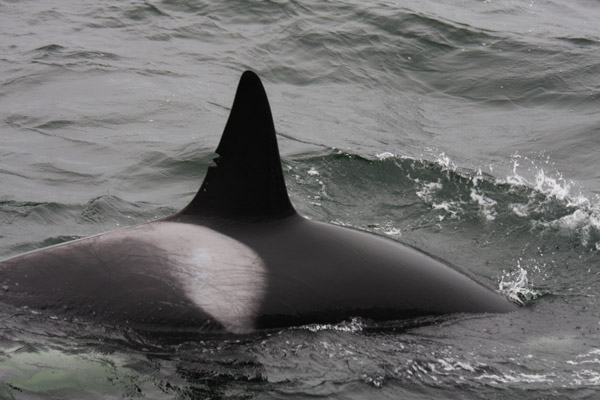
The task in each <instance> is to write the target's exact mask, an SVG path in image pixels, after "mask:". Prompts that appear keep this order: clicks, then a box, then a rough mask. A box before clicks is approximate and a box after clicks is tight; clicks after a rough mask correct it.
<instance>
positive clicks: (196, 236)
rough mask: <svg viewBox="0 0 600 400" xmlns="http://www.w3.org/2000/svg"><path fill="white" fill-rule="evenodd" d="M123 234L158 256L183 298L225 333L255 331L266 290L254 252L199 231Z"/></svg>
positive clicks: (187, 227)
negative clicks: (157, 251) (153, 250)
mask: <svg viewBox="0 0 600 400" xmlns="http://www.w3.org/2000/svg"><path fill="white" fill-rule="evenodd" d="M124 231H128V232H127V234H128V235H130V234H131V233H132V231H136V232H135V238H136V239H137V240H142V241H144V242H147V243H148V244H150V245H152V246H153V247H156V248H158V249H160V250H162V252H164V255H165V257H166V260H164V265H165V267H166V268H168V269H169V274H170V275H171V276H172V277H173V279H174V280H175V281H177V282H178V283H179V285H181V287H182V288H183V290H184V291H185V294H186V296H187V297H188V298H189V299H190V300H191V301H193V302H194V303H195V304H196V305H197V306H198V307H200V308H201V309H202V310H204V311H205V312H207V313H208V314H210V315H211V316H212V317H213V318H214V319H215V320H216V321H218V322H220V323H221V324H222V325H223V326H224V327H225V328H226V329H227V330H229V331H232V332H237V333H242V332H248V331H250V330H252V329H253V327H254V320H255V317H256V315H257V313H258V311H259V308H260V305H261V302H262V300H263V298H264V295H265V293H266V290H267V272H266V267H265V265H264V262H263V260H262V259H261V258H260V257H259V255H258V254H257V253H256V252H255V251H254V250H252V249H251V248H250V247H248V246H246V245H245V244H243V243H241V242H238V241H237V240H235V239H233V238H231V237H229V236H225V235H223V234H221V233H219V232H216V231H214V230H212V229H209V228H207V227H204V226H200V225H192V224H185V223H178V222H154V223H150V224H144V225H139V226H135V227H132V228H129V229H125V230H124ZM124 233H125V232H124Z"/></svg>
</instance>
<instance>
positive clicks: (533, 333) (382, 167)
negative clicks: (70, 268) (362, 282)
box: [0, 0, 600, 399]
mask: <svg viewBox="0 0 600 400" xmlns="http://www.w3.org/2000/svg"><path fill="white" fill-rule="evenodd" d="M598 21H600V3H598V2H597V1H593V0H574V1H566V0H545V1H541V0H535V1H534V0H529V1H528V0H486V1H475V0H463V1H442V0H425V1H416V0H409V1H403V2H395V1H370V2H361V1H357V0H346V1H277V0H272V1H212V2H209V1H175V0H171V1H154V0H150V1H128V2H125V1H116V0H99V1H67V0H60V1H53V2H40V1H33V0H24V1H10V0H0V135H1V140H0V257H2V258H4V257H9V256H13V255H17V254H19V253H22V252H25V251H28V250H32V249H37V248H41V247H44V246H47V245H51V244H55V243H61V242H64V241H67V240H71V239H76V238H81V237H85V236H88V235H91V234H96V233H100V232H104V231H108V230H113V229H117V228H120V227H124V226H129V225H134V224H137V223H143V222H146V221H150V220H153V219H155V218H159V217H163V216H166V215H169V214H171V213H173V212H176V211H178V210H179V209H181V208H182V207H183V206H185V205H186V204H187V202H188V201H190V200H191V198H192V196H193V195H194V194H195V192H196V190H197V189H198V188H199V186H200V184H201V182H202V179H203V177H204V174H205V172H206V169H207V168H208V166H209V165H210V163H211V160H212V158H213V157H214V153H213V151H214V149H215V147H216V145H217V143H218V140H219V137H220V134H221V132H222V130H223V127H224V125H225V122H226V119H227V116H228V112H229V108H230V106H231V103H232V100H233V95H234V93H235V88H236V85H237V81H238V79H239V76H240V74H241V72H242V71H244V70H246V69H252V70H254V71H255V72H257V73H258V74H259V75H260V77H261V78H262V80H263V83H264V85H265V87H266V91H267V93H268V95H269V99H270V102H271V107H272V111H273V115H274V119H275V126H276V129H277V132H278V139H279V145H280V150H281V154H282V160H283V165H284V172H285V178H286V181H287V185H288V189H289V192H290V197H291V199H292V202H293V203H294V205H295V207H296V209H297V210H298V211H299V212H300V213H301V214H303V215H305V216H307V217H309V218H312V219H314V220H319V221H325V222H330V223H334V224H339V225H343V226H349V227H354V228H358V229H363V230H367V231H371V232H374V233H376V234H379V235H384V236H388V237H391V238H392V239H394V240H397V241H399V242H403V243H407V244H410V245H412V246H416V247H418V248H420V249H422V250H424V251H426V252H428V253H430V254H433V255H434V256H436V257H438V258H441V259H444V260H446V261H448V262H449V263H451V264H453V265H456V266H457V267H458V268H459V269H461V270H462V271H464V272H466V273H467V274H470V275H472V276H474V277H475V278H476V279H477V280H479V281H481V282H483V283H484V284H485V285H487V286H489V287H491V288H493V289H495V290H498V291H500V292H501V293H502V294H503V295H505V296H506V297H508V298H510V299H511V300H512V301H514V302H516V303H518V304H521V305H522V307H521V308H520V309H519V310H518V311H516V312H514V313H510V314H504V315H455V316H449V317H444V318H421V319H416V320H410V321H389V322H386V323H375V322H373V321H368V320H361V319H351V320H348V321H345V322H343V323H340V324H335V325H333V324H332V325H309V326H302V327H293V328H289V329H282V330H273V331H260V332H256V333H253V334H249V335H231V336H229V335H206V334H198V335H188V336H185V335H177V334H175V333H173V334H171V335H169V334H167V335H162V336H160V337H153V336H151V337H149V336H146V335H142V334H140V333H139V332H135V331H130V330H126V329H122V328H116V327H105V326H97V325H93V324H88V323H85V322H78V321H64V320H61V319H60V318H58V317H57V316H54V315H51V314H47V313H44V312H39V311H35V310H29V309H14V308H11V307H9V306H1V307H0V398H2V399H80V398H86V399H95V398H97V399H110V398H114V399H122V398H148V399H204V398H211V399H216V398H230V399H249V398H257V399H284V398H285V399H293V398H299V399H300V398H307V397H313V398H315V397H316V398H338V399H387V398H389V399H400V398H401V399H434V398H435V399H516V398H519V399H566V398H568V399H597V398H599V397H600V311H599V310H600V299H599V295H600V198H599V196H600V157H598V154H600V111H599V110H600V80H599V77H600V24H598Z"/></svg>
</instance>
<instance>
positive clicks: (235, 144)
mask: <svg viewBox="0 0 600 400" xmlns="http://www.w3.org/2000/svg"><path fill="white" fill-rule="evenodd" d="M216 153H217V154H218V155H219V156H218V157H217V158H216V159H215V160H214V161H215V164H216V165H215V166H211V167H209V168H208V172H207V173H206V177H205V178H204V182H203V183H202V186H201V187H200V190H199V191H198V193H197V194H196V197H194V199H193V200H192V202H191V203H190V204H189V205H188V206H187V207H185V208H184V209H183V210H182V211H181V214H187V215H198V216H207V217H211V216H215V217H222V218H232V219H238V218H243V219H251V220H270V219H277V218H283V217H286V216H289V215H292V214H295V213H296V211H295V210H294V207H293V206H292V203H291V202H290V200H289V197H288V194H287V189H286V187H285V181H284V180H283V171H282V169H281V160H280V158H279V149H278V147H277V138H276V136H275V126H274V125H273V117H272V115H271V108H270V107H269V101H268V100H267V94H266V93H265V89H264V88H263V85H262V83H261V82H260V79H259V77H258V76H257V75H256V74H255V73H254V72H252V71H246V72H244V73H243V74H242V78H241V79H240V83H239V85H238V88H237V92H236V95H235V100H234V101H233V106H232V107H231V112H230V114H229V119H228V120H227V125H225V130H224V131H223V135H222V136H221V141H220V143H219V146H218V147H217V150H216Z"/></svg>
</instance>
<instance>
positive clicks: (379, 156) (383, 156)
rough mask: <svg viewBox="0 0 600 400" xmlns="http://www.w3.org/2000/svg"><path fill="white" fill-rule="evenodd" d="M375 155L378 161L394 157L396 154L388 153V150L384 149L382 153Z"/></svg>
mask: <svg viewBox="0 0 600 400" xmlns="http://www.w3.org/2000/svg"><path fill="white" fill-rule="evenodd" d="M375 157H377V159H378V160H379V161H383V160H387V159H388V158H394V157H396V155H395V154H394V153H390V152H389V151H384V152H383V153H379V154H375Z"/></svg>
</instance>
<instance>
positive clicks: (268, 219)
mask: <svg viewBox="0 0 600 400" xmlns="http://www.w3.org/2000/svg"><path fill="white" fill-rule="evenodd" d="M216 153H217V154H218V157H217V158H216V159H215V165H214V166H211V167H209V169H208V172H207V174H206V177H205V179H204V182H203V184H202V186H201V188H200V190H199V191H198V194H197V195H196V197H195V198H194V199H193V200H192V201H191V203H190V204H189V205H188V206H187V207H185V208H184V209H183V210H181V211H180V212H179V213H177V214H175V215H172V216H170V217H167V218H164V219H161V220H157V221H153V222H149V223H147V224H142V225H138V226H135V227H130V228H125V229H121V230H118V231H114V232H109V233H105V234H101V235H97V236H92V237H89V238H84V239H80V240H75V241H72V242H67V243H63V244H59V245H55V246H51V247H48V248H43V249H40V250H36V251H33V252H30V253H26V254H23V255H19V256H16V257H13V258H10V259H8V260H4V261H1V262H0V284H2V285H3V287H4V289H5V290H4V291H2V292H0V301H1V302H4V303H7V304H12V305H15V306H27V307H29V308H34V309H40V310H45V312H47V313H49V314H50V315H61V316H65V317H70V318H77V319H85V320H95V321H99V322H102V323H107V324H115V325H127V326H132V327H137V328H144V329H161V330H164V329H192V330H209V329H218V330H226V331H231V332H239V333H243V332H248V331H252V330H254V329H259V328H268V327H279V326H288V325H295V324H306V323H313V322H338V321H341V320H345V319H348V318H351V317H364V318H369V319H376V320H381V319H404V318H412V317H416V316H423V315H442V314H450V313H501V312H509V311H512V310H514V309H515V305H513V304H512V303H510V302H509V301H508V300H506V299H505V298H504V297H502V296H500V295H499V294H497V293H495V292H493V291H491V290H489V289H487V288H485V287H484V286H482V285H480V284H479V283H477V282H475V281H474V280H472V279H471V278H469V277H467V276H466V275H464V274H462V273H460V272H457V271H456V270H455V269H453V268H451V267H449V266H448V265H447V264H445V263H444V262H442V261H438V260H436V259H434V258H433V257H431V256H429V255H427V254H425V253H423V252H421V251H419V250H416V249H414V248H412V247H409V246H405V245H402V244H400V243H397V242H395V241H392V240H390V239H387V238H383V237H380V236H376V235H373V234H371V233H367V232H363V231H359V230H354V229H348V228H344V227H339V226H334V225H329V224H325V223H321V222H315V221H311V220H308V219H306V218H303V217H301V216H300V215H298V214H297V213H296V211H295V210H294V208H293V206H292V204H291V202H290V201H289V198H288V195H287V190H286V187H285V182H284V180H283V173H282V168H281V161H280V158H279V150H278V147H277V139H276V134H275V128H274V125H273V119H272V116H271V111H270V107H269V104H268V100H267V97H266V93H265V91H264V88H263V86H262V83H261V82H260V79H259V78H258V76H257V75H256V74H254V73H253V72H251V71H246V72H245V73H244V74H243V75H242V78H241V80H240V83H239V86H238V89H237V93H236V97H235V100H234V104H233V106H232V110H231V113H230V116H229V119H228V122H227V125H226V127H225V130H224V133H223V136H222V137H221V141H220V143H219V146H218V148H217V150H216Z"/></svg>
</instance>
